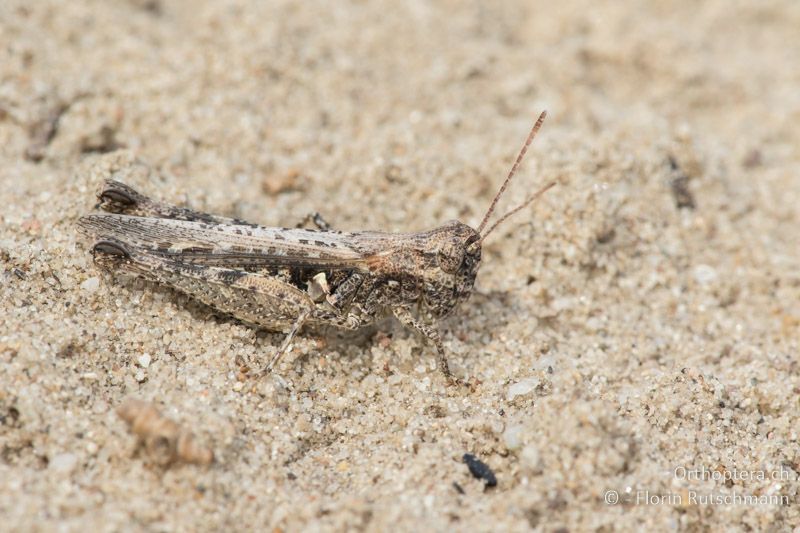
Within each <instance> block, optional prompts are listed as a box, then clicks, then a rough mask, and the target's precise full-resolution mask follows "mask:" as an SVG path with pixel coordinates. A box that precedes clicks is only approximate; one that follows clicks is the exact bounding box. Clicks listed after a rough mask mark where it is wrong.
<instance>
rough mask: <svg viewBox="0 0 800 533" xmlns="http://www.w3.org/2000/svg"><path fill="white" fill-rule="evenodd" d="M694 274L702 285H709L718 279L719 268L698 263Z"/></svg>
mask: <svg viewBox="0 0 800 533" xmlns="http://www.w3.org/2000/svg"><path fill="white" fill-rule="evenodd" d="M692 274H693V275H694V279H695V281H697V283H699V284H700V285H709V284H711V283H713V282H714V281H716V279H717V270H716V269H715V268H714V267H712V266H709V265H697V266H696V267H694V270H693V271H692Z"/></svg>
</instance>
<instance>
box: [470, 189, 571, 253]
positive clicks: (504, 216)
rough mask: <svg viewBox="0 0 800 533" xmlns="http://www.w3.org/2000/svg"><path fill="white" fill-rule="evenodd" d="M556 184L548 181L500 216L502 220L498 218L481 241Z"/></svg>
mask: <svg viewBox="0 0 800 533" xmlns="http://www.w3.org/2000/svg"><path fill="white" fill-rule="evenodd" d="M555 185H556V182H555V181H551V182H550V183H548V184H547V185H545V186H544V187H542V188H541V189H539V190H538V191H536V192H535V193H533V195H531V197H530V198H528V199H527V200H525V201H524V202H522V204H521V205H518V206H517V207H515V208H514V209H512V210H511V211H509V212H508V213H506V214H505V215H503V216H502V217H500V220H498V221H497V222H495V223H494V224H492V227H490V228H489V230H488V231H487V232H486V233H484V234H483V235H482V236H481V241H480V242H483V241H484V239H486V237H487V236H488V235H489V234H490V233H491V232H493V231H494V230H495V228H496V227H497V226H499V225H500V224H502V223H503V222H505V221H506V219H507V218H508V217H510V216H511V215H513V214H514V213H516V212H517V211H520V210H521V209H524V208H526V207H527V206H528V205H529V204H531V203H532V202H533V201H534V200H536V199H537V198H539V197H540V196H541V195H543V194H544V193H546V192H547V191H548V190H550V189H552V188H553V187H555Z"/></svg>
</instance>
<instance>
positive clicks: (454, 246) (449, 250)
mask: <svg viewBox="0 0 800 533" xmlns="http://www.w3.org/2000/svg"><path fill="white" fill-rule="evenodd" d="M437 261H438V262H439V268H441V269H442V270H444V271H445V272H447V273H448V274H453V273H455V272H457V271H458V268H459V267H460V266H461V263H462V262H463V261H464V248H463V247H462V246H459V244H458V243H453V242H446V243H444V244H442V246H441V248H439V254H438V256H437Z"/></svg>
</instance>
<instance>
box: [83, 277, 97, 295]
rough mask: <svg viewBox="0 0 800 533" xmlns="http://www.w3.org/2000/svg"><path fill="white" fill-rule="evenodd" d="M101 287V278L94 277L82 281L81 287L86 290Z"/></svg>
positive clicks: (92, 290) (89, 290) (91, 290)
mask: <svg viewBox="0 0 800 533" xmlns="http://www.w3.org/2000/svg"><path fill="white" fill-rule="evenodd" d="M99 288H100V278H98V277H92V278H88V279H86V280H85V281H84V282H83V283H81V289H83V290H85V291H86V292H94V291H96V290H97V289H99Z"/></svg>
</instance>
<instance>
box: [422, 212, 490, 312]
mask: <svg viewBox="0 0 800 533" xmlns="http://www.w3.org/2000/svg"><path fill="white" fill-rule="evenodd" d="M423 247H424V249H425V254H424V255H425V256H426V259H427V260H426V261H425V267H424V269H423V280H422V281H423V287H424V291H423V292H424V296H423V303H424V305H425V307H427V308H428V309H429V311H430V312H431V314H432V315H433V316H436V317H442V316H445V315H447V314H448V313H449V312H450V311H452V310H453V309H454V308H455V307H456V305H458V304H459V303H460V302H462V301H464V300H466V299H467V298H469V295H470V294H471V293H472V287H473V285H474V284H475V277H476V276H477V274H478V268H479V267H480V264H481V236H480V234H479V233H478V232H477V231H475V230H474V229H472V228H471V227H469V226H467V225H466V224H463V223H461V222H458V221H456V220H453V221H450V222H447V223H446V224H444V225H443V226H442V227H440V228H437V229H435V230H433V231H431V232H429V233H428V234H427V238H426V240H425V243H424V245H423Z"/></svg>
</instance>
